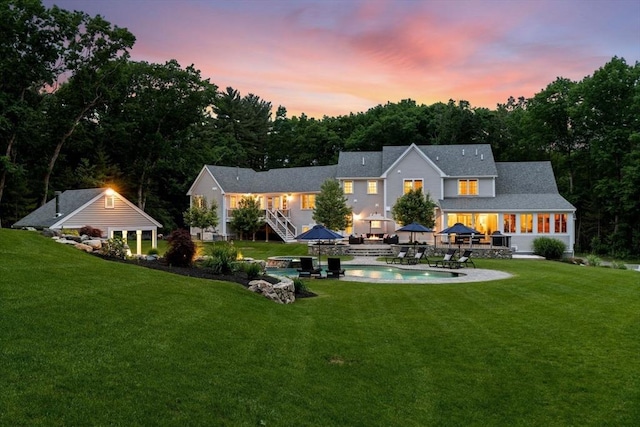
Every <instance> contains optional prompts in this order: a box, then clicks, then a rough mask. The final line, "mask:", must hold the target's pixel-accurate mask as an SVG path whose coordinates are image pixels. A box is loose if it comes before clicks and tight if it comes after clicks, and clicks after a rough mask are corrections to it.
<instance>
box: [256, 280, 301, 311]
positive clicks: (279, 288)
mask: <svg viewBox="0 0 640 427" xmlns="http://www.w3.org/2000/svg"><path fill="white" fill-rule="evenodd" d="M249 290H250V291H252V292H256V293H260V294H262V295H263V296H264V297H265V298H268V299H270V300H271V301H274V302H277V303H279V304H291V303H292V302H294V301H295V300H296V289H295V286H294V285H293V281H292V280H291V279H288V278H286V277H285V278H283V279H282V281H281V282H280V283H277V284H275V285H274V284H271V283H269V282H267V281H266V280H252V281H251V282H249Z"/></svg>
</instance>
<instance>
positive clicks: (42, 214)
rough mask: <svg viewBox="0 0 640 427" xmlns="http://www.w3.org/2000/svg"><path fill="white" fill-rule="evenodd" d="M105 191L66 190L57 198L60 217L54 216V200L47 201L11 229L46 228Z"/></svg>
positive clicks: (91, 189)
mask: <svg viewBox="0 0 640 427" xmlns="http://www.w3.org/2000/svg"><path fill="white" fill-rule="evenodd" d="M104 191H105V189H103V188H86V189H82V190H67V191H65V192H63V193H62V194H60V196H59V206H60V209H59V210H60V212H59V213H60V215H56V213H58V212H56V198H55V197H54V198H53V199H51V200H49V201H48V202H47V203H45V204H44V205H43V206H40V207H39V208H38V209H36V210H35V211H33V212H31V213H30V214H29V215H27V216H25V217H24V218H22V219H21V220H19V221H17V222H15V223H14V224H13V225H12V227H13V228H17V227H34V228H48V227H51V226H52V225H53V224H55V223H56V222H59V221H60V220H61V219H63V218H65V217H66V216H68V215H69V214H71V213H72V212H74V211H76V210H77V209H78V208H79V207H81V206H84V205H85V204H87V203H89V202H90V201H91V200H93V199H94V198H95V197H97V196H99V195H100V194H102V193H103V192H104Z"/></svg>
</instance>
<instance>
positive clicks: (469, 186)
mask: <svg viewBox="0 0 640 427" xmlns="http://www.w3.org/2000/svg"><path fill="white" fill-rule="evenodd" d="M458 195H459V196H477V195H478V180H477V179H459V180H458Z"/></svg>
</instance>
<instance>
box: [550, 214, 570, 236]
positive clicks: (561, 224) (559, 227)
mask: <svg viewBox="0 0 640 427" xmlns="http://www.w3.org/2000/svg"><path fill="white" fill-rule="evenodd" d="M553 217H554V218H553V220H554V221H553V222H554V223H555V227H554V231H555V232H556V233H566V232H567V214H555V215H554V216H553Z"/></svg>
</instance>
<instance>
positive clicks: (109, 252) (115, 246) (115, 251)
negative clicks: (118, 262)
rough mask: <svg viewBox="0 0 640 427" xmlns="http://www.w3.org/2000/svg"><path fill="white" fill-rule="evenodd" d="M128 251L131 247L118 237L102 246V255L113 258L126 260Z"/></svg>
mask: <svg viewBox="0 0 640 427" xmlns="http://www.w3.org/2000/svg"><path fill="white" fill-rule="evenodd" d="M127 249H129V246H127V244H126V243H125V242H124V240H123V239H122V237H120V236H116V237H114V238H113V239H109V240H107V241H106V242H104V243H103V244H102V248H101V249H100V253H102V254H103V255H105V256H108V257H112V258H119V259H125V258H126V257H127Z"/></svg>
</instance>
